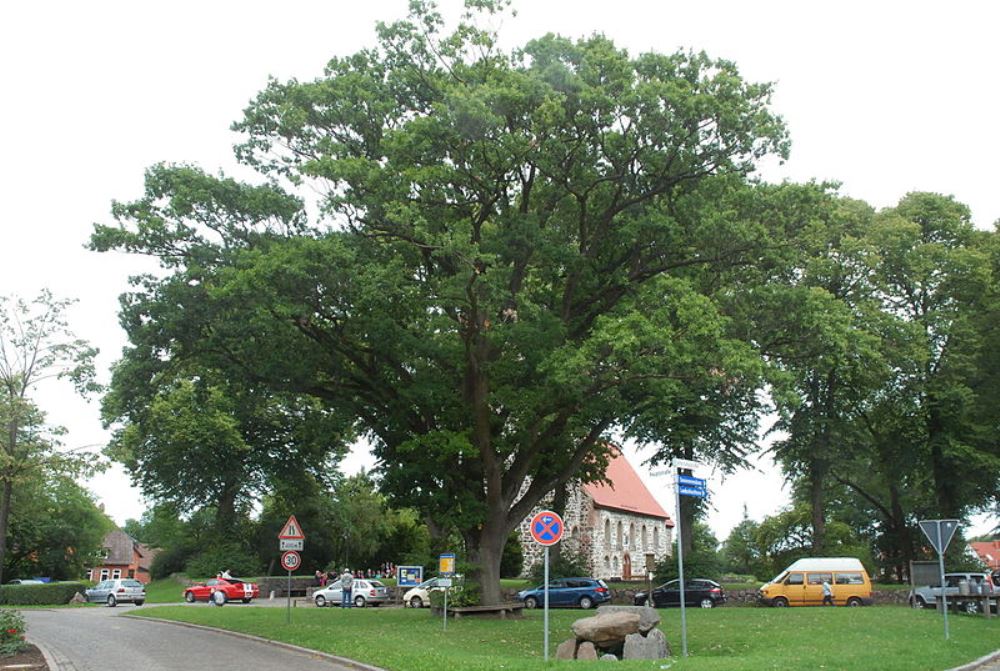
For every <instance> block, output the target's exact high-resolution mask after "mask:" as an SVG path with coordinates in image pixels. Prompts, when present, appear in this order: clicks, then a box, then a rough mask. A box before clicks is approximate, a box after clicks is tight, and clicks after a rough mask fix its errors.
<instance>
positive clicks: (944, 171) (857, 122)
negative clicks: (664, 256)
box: [0, 0, 1000, 537]
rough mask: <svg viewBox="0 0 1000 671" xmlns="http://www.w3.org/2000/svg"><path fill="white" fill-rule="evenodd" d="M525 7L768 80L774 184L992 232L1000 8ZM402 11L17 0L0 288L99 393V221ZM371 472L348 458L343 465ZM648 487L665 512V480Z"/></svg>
mask: <svg viewBox="0 0 1000 671" xmlns="http://www.w3.org/2000/svg"><path fill="white" fill-rule="evenodd" d="M443 4H444V6H445V7H454V6H455V5H456V3H455V2H446V3H443ZM514 4H515V7H516V8H517V10H518V12H519V15H518V16H517V18H514V19H510V18H508V19H506V20H505V21H504V25H503V29H502V32H503V35H504V39H505V41H506V43H507V44H508V45H515V44H520V43H523V42H524V41H525V40H527V39H530V38H531V37H535V36H538V35H541V34H544V33H546V32H558V33H561V34H564V35H568V36H572V37H578V36H582V35H587V34H590V33H593V32H595V31H600V32H603V33H605V34H606V35H608V36H609V37H611V38H613V39H614V40H615V41H616V43H617V44H618V45H619V46H623V47H626V48H628V49H629V50H630V51H632V52H633V53H637V52H641V51H647V50H657V51H665V52H670V51H674V50H676V49H678V48H692V49H696V50H705V51H707V52H708V53H709V54H710V55H712V56H715V57H724V58H728V59H731V60H734V61H736V63H738V64H739V66H740V68H741V69H742V72H743V74H744V76H745V77H747V78H748V79H750V80H755V81H761V80H767V81H774V82H776V83H777V92H776V95H775V97H774V108H775V109H776V110H777V111H778V112H779V113H780V114H782V115H783V116H784V117H785V119H786V121H787V123H788V127H789V129H790V132H791V136H792V142H793V145H792V158H791V160H790V161H789V162H788V163H787V164H785V165H784V166H780V167H779V166H769V167H768V170H767V173H766V175H767V176H768V177H769V178H771V179H783V178H788V179H793V180H806V179H810V178H818V179H833V180H838V181H840V182H842V183H843V189H842V191H843V192H844V193H845V194H848V195H851V196H854V197H857V198H863V199H865V200H867V201H868V202H870V203H872V204H873V205H875V206H877V207H885V206H889V205H892V204H894V203H895V202H896V201H897V200H898V199H899V198H900V197H901V196H903V195H904V194H905V193H907V192H908V191H913V190H928V191H937V192H941V193H945V194H952V195H954V196H955V197H956V198H958V199H959V200H960V201H962V202H964V203H966V204H968V205H969V206H970V207H971V208H972V211H973V216H974V219H975V221H976V223H977V225H979V226H981V227H988V226H992V224H993V222H994V221H996V220H997V219H998V218H1000V191H998V184H997V170H996V161H997V158H998V157H1000V132H998V130H997V122H996V119H997V117H998V104H997V103H998V102H1000V94H998V86H997V82H998V78H997V72H998V71H1000V40H998V39H997V37H996V30H997V26H998V25H1000V4H998V3H991V2H973V1H963V0H957V1H953V2H949V3H941V2H921V1H909V2H890V1H886V0H883V1H880V2H870V1H865V2H861V1H857V0H845V1H841V2H838V3H813V2H802V1H801V0H799V1H788V2H777V1H768V0H758V1H757V2H746V1H745V0H733V1H730V0H716V1H711V0H701V1H700V2H691V1H690V0H686V1H684V2H680V1H677V0H659V1H655V2H653V1H649V2H641V1H638V0H617V1H616V2H597V1H594V0H545V1H544V2H542V1H540V0H536V1H534V2H528V1H526V0H515V3H514ZM405 11H406V2H405V0H369V1H368V2H365V3H354V2H351V3H348V2H341V1H336V0H328V1H326V2H322V1H319V0H317V1H313V2H305V1H300V0H285V1H284V2H281V3H277V2H263V1H261V0H242V1H240V2H235V1H228V0H225V1H223V0H214V1H212V2H205V1H204V0H197V1H196V0H175V1H174V2H170V3H159V2H157V3H154V2H136V1H135V0H130V1H128V2H124V1H108V0H93V1H91V2H87V3H79V2H53V1H50V2H45V1H38V2H6V3H3V4H2V8H0V77H2V85H3V89H2V90H3V96H2V100H0V133H2V144H0V147H2V153H0V221H2V222H3V228H2V237H0V250H2V252H0V293H2V294H18V295H21V296H26V297H28V296H33V295H35V294H36V293H37V292H38V291H39V290H40V289H42V288H43V287H48V288H50V289H52V291H53V292H54V293H55V294H56V295H58V296H62V297H74V298H77V299H79V304H78V305H77V307H76V308H75V310H74V312H73V313H72V315H71V318H72V322H73V324H74V326H75V329H76V331H77V334H78V335H80V336H82V337H84V338H87V339H88V340H90V341H91V342H92V343H94V344H95V345H97V346H99V347H100V348H101V357H100V360H99V367H100V369H101V371H102V375H103V379H104V380H106V379H107V370H108V367H109V366H110V365H111V363H112V362H113V361H114V360H115V359H116V358H117V357H118V355H119V353H120V351H121V347H122V346H123V345H124V338H123V335H122V333H121V331H120V329H119V328H118V323H117V296H118V295H119V294H120V293H121V292H122V291H124V290H125V289H126V287H127V285H126V278H127V276H128V275H129V274H130V273H133V272H136V271H137V270H139V269H141V268H143V265H142V263H141V262H140V261H138V260H136V259H129V258H124V257H118V256H114V255H108V254H101V255H99V254H93V253H90V252H88V251H86V250H84V248H83V244H84V242H85V241H86V240H87V238H88V236H89V233H90V230H91V226H92V224H93V223H94V222H98V221H100V222H108V221H109V219H110V218H109V216H108V211H109V206H110V203H111V200H112V199H119V200H128V199H131V198H134V197H136V196H138V195H139V194H140V192H141V188H142V174H143V170H144V169H145V168H146V167H147V166H149V165H151V164H153V163H155V162H158V161H175V162H177V161H183V162H190V163H196V164H198V165H201V166H202V167H204V168H206V169H208V170H209V171H217V170H219V169H224V170H226V171H227V172H236V170H235V165H234V161H233V158H232V152H231V146H232V144H233V143H234V142H235V137H234V136H233V135H232V133H230V132H229V130H228V128H229V124H230V123H231V122H232V121H234V120H235V119H237V118H238V117H239V116H240V113H241V110H242V109H243V107H244V106H245V105H246V103H247V102H248V101H249V100H250V99H251V98H252V97H253V96H254V94H255V93H256V92H257V91H259V90H260V89H261V88H262V87H263V86H264V84H265V82H266V79H267V77H268V75H273V76H275V77H277V78H279V79H287V78H290V77H296V78H299V79H311V78H313V77H316V76H319V74H320V73H321V70H322V67H323V65H324V64H325V63H326V61H327V60H328V59H329V58H330V57H331V56H333V55H343V54H348V53H352V52H354V51H356V50H358V49H359V48H362V47H364V46H368V45H370V44H371V43H372V41H373V39H374V31H373V28H374V23H375V21H376V20H380V19H381V20H392V19H394V18H398V17H400V16H402V15H403V14H404V13H405ZM38 400H39V402H40V403H41V405H42V406H43V408H44V409H45V410H47V411H48V413H49V416H50V419H51V420H52V421H53V422H55V423H57V424H62V425H64V426H66V427H67V428H68V429H69V433H68V435H67V437H66V440H65V443H66V446H67V448H80V447H82V446H87V445H102V444H103V443H104V442H105V441H106V435H105V433H104V432H103V431H102V429H101V426H100V421H99V416H98V405H97V401H96V399H94V401H93V402H91V403H89V404H87V403H84V402H82V401H79V400H77V399H74V398H73V397H72V395H71V394H68V393H66V392H65V391H64V390H59V389H53V388H46V389H44V390H43V393H42V394H41V396H40V397H39V398H38ZM365 461H366V459H365V457H364V456H363V455H355V456H354V457H353V458H352V459H350V460H349V466H350V467H351V468H358V467H361V466H362V465H368V466H370V464H365ZM633 461H634V463H636V464H637V465H638V459H634V460H633ZM761 469H762V470H760V471H756V472H749V473H745V474H742V475H739V476H737V477H733V478H730V479H729V480H727V481H726V482H725V483H722V482H719V481H718V480H715V481H714V482H713V491H714V492H715V501H714V507H715V510H714V511H713V513H712V515H711V517H710V521H711V523H712V526H713V527H714V528H715V530H716V533H717V534H718V535H719V536H720V537H724V536H725V535H726V534H727V533H728V530H729V529H730V528H731V527H732V525H733V524H735V523H736V522H738V521H739V519H740V517H741V515H742V511H743V505H744V504H745V505H747V506H748V509H749V512H750V515H751V517H753V518H755V519H760V518H761V517H763V516H764V515H766V514H769V513H771V512H774V511H775V510H777V509H778V508H779V507H780V506H781V505H783V504H784V503H785V501H786V493H785V492H784V491H783V489H782V480H781V478H780V476H779V475H778V474H777V473H775V472H774V471H773V469H772V468H771V467H770V466H769V465H767V464H766V463H765V464H763V465H762V466H761ZM90 484H91V487H92V489H93V491H94V492H95V493H96V494H97V496H98V497H99V498H100V499H101V500H102V501H103V502H104V503H105V505H106V508H107V511H108V513H109V514H110V515H111V516H112V517H113V518H114V519H115V520H116V521H118V522H119V523H122V522H124V520H125V519H126V518H129V517H138V516H139V515H141V513H142V511H143V510H144V507H145V506H144V504H143V502H142V501H141V499H140V497H139V495H138V493H137V492H136V491H134V490H131V489H130V488H129V486H128V481H127V478H126V477H125V476H124V475H123V474H122V473H121V471H120V470H118V469H115V470H113V471H112V472H110V473H108V474H106V475H104V476H101V477H99V478H97V479H95V480H94V481H92V482H91V483H90ZM655 489H656V491H657V493H658V494H660V495H661V497H662V498H663V499H664V504H665V506H666V507H667V508H668V510H669V509H671V507H672V502H671V501H670V498H669V496H668V493H667V492H666V490H665V489H664V487H663V486H662V484H660V483H657V485H656V487H655ZM994 523H995V521H994ZM985 524H986V522H985V521H983V522H982V524H981V526H980V527H979V528H982V526H985Z"/></svg>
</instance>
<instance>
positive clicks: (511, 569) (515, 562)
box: [500, 531, 524, 578]
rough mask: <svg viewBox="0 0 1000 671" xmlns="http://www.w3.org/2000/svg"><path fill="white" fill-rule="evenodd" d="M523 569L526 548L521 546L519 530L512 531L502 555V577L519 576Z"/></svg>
mask: <svg viewBox="0 0 1000 671" xmlns="http://www.w3.org/2000/svg"><path fill="white" fill-rule="evenodd" d="M522 570H524V550H523V549H522V548H521V539H520V537H519V536H518V533H517V531H512V532H511V534H510V536H508V537H507V543H506V544H504V546H503V554H502V555H501V556H500V577H501V578H517V577H518V576H520V575H521V571H522Z"/></svg>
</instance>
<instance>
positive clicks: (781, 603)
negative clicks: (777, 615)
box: [774, 596, 788, 608]
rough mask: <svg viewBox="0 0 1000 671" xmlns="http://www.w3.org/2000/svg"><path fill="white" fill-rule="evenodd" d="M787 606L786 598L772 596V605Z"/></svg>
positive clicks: (777, 606)
mask: <svg viewBox="0 0 1000 671" xmlns="http://www.w3.org/2000/svg"><path fill="white" fill-rule="evenodd" d="M787 606H788V599H786V598H785V597H783V596H776V597H774V607H775V608H786V607H787Z"/></svg>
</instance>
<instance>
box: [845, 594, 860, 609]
mask: <svg viewBox="0 0 1000 671" xmlns="http://www.w3.org/2000/svg"><path fill="white" fill-rule="evenodd" d="M847 605H848V606H850V607H851V608H857V607H859V606H861V605H862V604H861V599H859V598H858V597H856V596H852V597H851V598H850V599H848V600H847Z"/></svg>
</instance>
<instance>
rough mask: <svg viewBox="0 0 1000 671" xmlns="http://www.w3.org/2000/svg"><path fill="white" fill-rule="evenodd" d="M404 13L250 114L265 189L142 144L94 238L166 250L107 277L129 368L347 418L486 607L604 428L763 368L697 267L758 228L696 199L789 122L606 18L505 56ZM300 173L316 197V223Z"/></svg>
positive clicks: (695, 407) (673, 409) (594, 454)
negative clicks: (616, 38)
mask: <svg viewBox="0 0 1000 671" xmlns="http://www.w3.org/2000/svg"><path fill="white" fill-rule="evenodd" d="M474 4H475V5H482V6H485V8H486V10H487V11H488V10H491V9H492V5H491V3H483V2H477V3H474ZM413 8H414V10H413V15H412V16H411V18H410V20H407V21H401V22H398V23H394V24H391V25H382V26H380V28H379V44H378V46H377V47H375V48H372V49H368V50H364V51H362V52H359V53H357V54H354V55H352V56H348V57H344V58H335V59H333V60H331V61H330V63H329V64H328V66H327V68H326V71H325V74H324V76H323V77H322V78H320V79H317V80H315V81H311V82H299V81H294V80H293V81H289V82H278V81H273V82H272V83H271V84H270V85H269V86H268V87H267V88H266V89H265V90H264V91H263V92H261V93H260V95H259V96H258V97H257V99H256V100H254V101H253V102H252V104H251V105H250V106H249V107H248V108H247V110H246V111H245V116H244V118H243V120H242V121H240V122H239V123H237V124H236V125H235V128H236V129H237V130H238V131H240V132H241V133H243V134H244V137H245V141H244V142H243V143H242V144H241V145H240V146H239V147H238V149H237V153H238V156H239V157H240V159H241V160H242V161H243V162H244V163H246V164H247V165H248V166H251V167H253V168H255V169H257V170H258V171H259V172H260V173H261V174H262V175H265V176H267V177H268V178H269V179H270V180H271V181H270V182H269V183H268V184H266V185H263V186H249V185H245V184H240V183H237V182H234V181H231V180H227V179H225V178H215V177H210V176H208V175H206V174H204V173H202V172H201V171H199V170H196V169H193V168H189V167H177V166H157V167H155V168H153V169H151V170H150V172H149V174H148V176H147V191H146V194H145V196H144V197H143V198H141V199H139V200H138V201H136V202H134V203H128V204H118V205H116V206H115V215H116V218H117V219H118V223H119V226H117V227H106V226H99V227H98V228H97V231H96V233H95V235H94V237H93V240H92V244H93V246H94V247H95V248H96V249H99V250H106V249H124V250H128V251H134V252H138V253H143V254H150V255H154V256H157V257H159V258H160V259H161V261H162V262H163V265H164V267H165V268H166V269H167V271H168V272H167V273H166V274H165V275H164V276H163V277H160V278H145V279H144V280H142V281H140V282H139V283H138V284H137V288H136V291H134V292H133V293H132V294H130V295H128V296H126V297H125V306H126V308H125V314H126V316H127V318H126V319H124V320H123V323H124V324H125V326H126V328H127V329H128V330H129V332H130V334H137V333H140V332H141V333H142V344H141V347H135V348H132V349H131V350H129V351H128V352H127V353H126V360H127V361H130V363H128V364H127V365H131V366H137V367H139V368H142V367H143V366H145V365H156V364H157V362H164V361H172V360H176V359H181V358H184V359H188V360H197V361H199V362H200V365H206V366H211V367H212V368H213V369H215V370H226V371H228V373H227V375H230V376H231V377H233V378H235V377H236V376H237V375H239V376H240V377H242V378H243V379H245V380H247V381H248V384H249V383H253V384H260V385H266V386H267V387H268V388H271V389H274V390H276V391H282V392H289V393H295V394H307V395H310V396H312V397H314V398H317V399H320V400H322V401H323V402H324V403H325V404H327V406H328V407H330V408H335V409H337V411H338V412H343V413H346V414H348V415H350V416H353V417H354V418H355V419H356V426H357V428H358V430H359V431H361V432H363V433H365V434H366V435H367V437H368V438H369V440H370V441H371V444H372V446H373V450H374V454H375V457H376V459H377V460H378V471H379V473H380V475H381V478H382V487H383V489H384V490H385V491H387V492H389V493H390V494H392V495H393V496H394V497H395V498H396V500H397V501H398V502H400V503H402V504H405V505H412V506H414V507H416V508H417V509H419V510H420V511H422V513H423V514H424V515H426V517H427V519H428V521H429V522H432V523H433V524H434V525H436V526H438V527H442V528H455V529H458V530H459V532H460V533H461V535H462V537H463V539H464V541H465V544H466V549H467V552H468V555H469V556H468V557H467V559H468V560H469V561H470V562H471V563H472V564H473V565H474V566H475V567H476V572H477V573H478V577H479V578H480V579H481V582H482V598H483V601H484V602H485V603H492V602H496V601H498V600H499V598H500V592H499V568H500V557H501V551H502V548H503V544H504V542H505V540H506V539H507V537H508V535H509V533H510V531H511V530H512V529H513V528H514V527H515V526H516V525H517V524H518V523H519V522H520V521H521V520H522V519H523V518H524V517H525V515H527V514H528V513H529V512H530V511H531V510H532V509H533V508H534V507H535V506H536V505H537V504H538V503H539V502H540V501H541V500H542V498H543V497H544V496H545V495H546V494H547V493H548V492H550V491H552V490H553V489H554V488H556V487H557V486H559V485H561V484H563V483H565V482H566V481H567V480H570V479H574V478H583V479H586V478H595V477H600V474H601V473H602V470H603V469H602V465H603V462H604V456H605V455H604V451H605V449H606V448H605V445H606V441H607V440H608V438H609V436H610V434H611V432H612V430H616V429H617V430H624V431H628V432H632V433H634V434H636V435H641V436H643V437H644V438H648V439H657V440H660V441H662V442H664V443H665V444H671V443H678V442H679V443H683V444H690V443H691V441H692V440H694V438H693V434H697V427H698V426H699V423H701V424H703V425H705V426H709V428H713V427H717V426H718V425H719V424H720V422H721V420H720V419H719V418H717V417H707V416H705V413H704V412H703V410H702V408H704V407H706V406H707V404H708V402H709V401H710V399H711V398H714V397H718V398H729V397H732V398H736V397H737V396H738V395H737V394H736V393H735V390H739V389H743V390H746V389H754V388H756V386H757V384H758V380H757V375H758V373H759V360H758V358H757V357H756V356H755V355H754V353H753V350H752V349H751V348H750V347H749V346H748V345H747V344H746V343H745V342H744V341H743V340H741V339H740V338H737V337H735V336H734V335H733V334H732V333H731V332H730V322H729V319H728V318H727V317H726V316H725V315H723V314H722V313H721V312H720V310H719V309H718V305H717V302H716V300H715V298H714V296H713V295H712V292H708V291H705V290H704V287H705V278H706V274H708V275H711V274H712V273H722V272H723V271H724V270H725V269H726V268H730V267H733V266H739V265H746V264H752V263H754V262H755V260H756V257H755V249H756V247H757V243H758V242H759V240H758V237H757V236H758V234H759V231H757V230H756V229H752V230H751V229H748V228H747V227H745V225H744V223H743V222H742V221H741V220H740V219H739V218H738V217H734V216H731V213H728V212H726V211H724V210H721V209H717V210H716V211H714V212H713V216H701V214H700V206H701V205H703V204H704V203H706V202H707V201H710V198H707V197H706V195H705V194H706V190H708V191H707V192H708V193H711V189H713V188H715V189H718V188H719V186H718V185H720V184H722V185H725V188H739V186H740V185H742V183H743V177H744V176H745V175H747V174H748V173H750V172H751V171H752V170H753V169H754V165H755V162H756V161H757V159H759V158H761V157H763V156H764V155H766V154H769V153H773V154H778V155H783V154H784V153H785V150H786V137H785V131H784V128H783V125H782V123H781V121H780V119H779V118H777V117H776V116H775V115H773V114H772V113H771V112H770V111H769V108H768V104H769V96H770V92H771V89H770V87H769V86H768V85H765V84H751V83H747V82H745V81H744V80H743V79H742V78H741V77H740V75H739V73H738V71H737V69H736V67H735V66H734V65H733V64H732V63H729V62H726V61H719V60H713V59H711V58H709V57H707V56H706V55H704V54H698V53H675V54H669V55H664V54H657V53H646V54H641V55H639V56H637V57H630V56H629V55H628V54H627V53H625V52H624V51H622V50H621V49H618V48H616V47H615V46H614V44H613V43H612V42H611V41H610V40H608V39H606V38H604V37H601V36H593V37H590V38H587V39H583V40H579V41H571V40H568V39H564V38H561V37H557V36H553V35H548V36H545V37H543V38H541V39H538V40H535V41H532V42H530V43H528V44H527V45H525V46H524V47H523V48H520V49H517V50H515V51H513V52H512V53H505V52H503V51H501V50H500V49H499V48H498V47H497V45H496V38H495V36H494V35H492V34H490V33H489V32H485V31H482V30H479V29H477V28H476V27H474V25H473V23H472V22H471V19H467V20H465V21H463V22H462V23H461V25H459V27H458V28H457V29H456V30H455V31H454V32H451V33H448V32H446V31H445V28H444V23H443V21H442V19H441V17H440V16H439V15H438V14H437V13H436V12H435V11H434V9H433V7H429V6H427V5H425V4H424V3H420V2H416V3H413ZM279 183H283V184H284V190H283V189H282V188H281V187H279ZM290 189H296V190H297V191H298V192H299V193H300V194H302V197H303V200H306V199H308V196H309V194H315V193H319V194H321V197H320V199H319V201H318V202H316V203H315V205H316V211H317V213H318V216H319V218H318V219H316V220H315V221H314V222H313V223H309V222H307V219H306V213H307V212H309V211H311V208H308V207H306V206H304V204H303V201H300V200H298V199H297V198H296V197H294V196H291V195H288V191H289V190H290ZM744 393H745V392H744ZM751 396H752V393H751ZM671 418H673V421H671ZM692 418H694V419H692ZM119 419H121V420H122V421H126V422H127V421H128V417H121V418H119ZM676 432H679V433H680V434H682V435H680V436H677V435H675V433H676ZM743 433H744V434H745V435H744V436H743V438H744V439H748V440H752V437H753V431H752V428H751V429H750V430H749V431H744V432H743Z"/></svg>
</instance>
